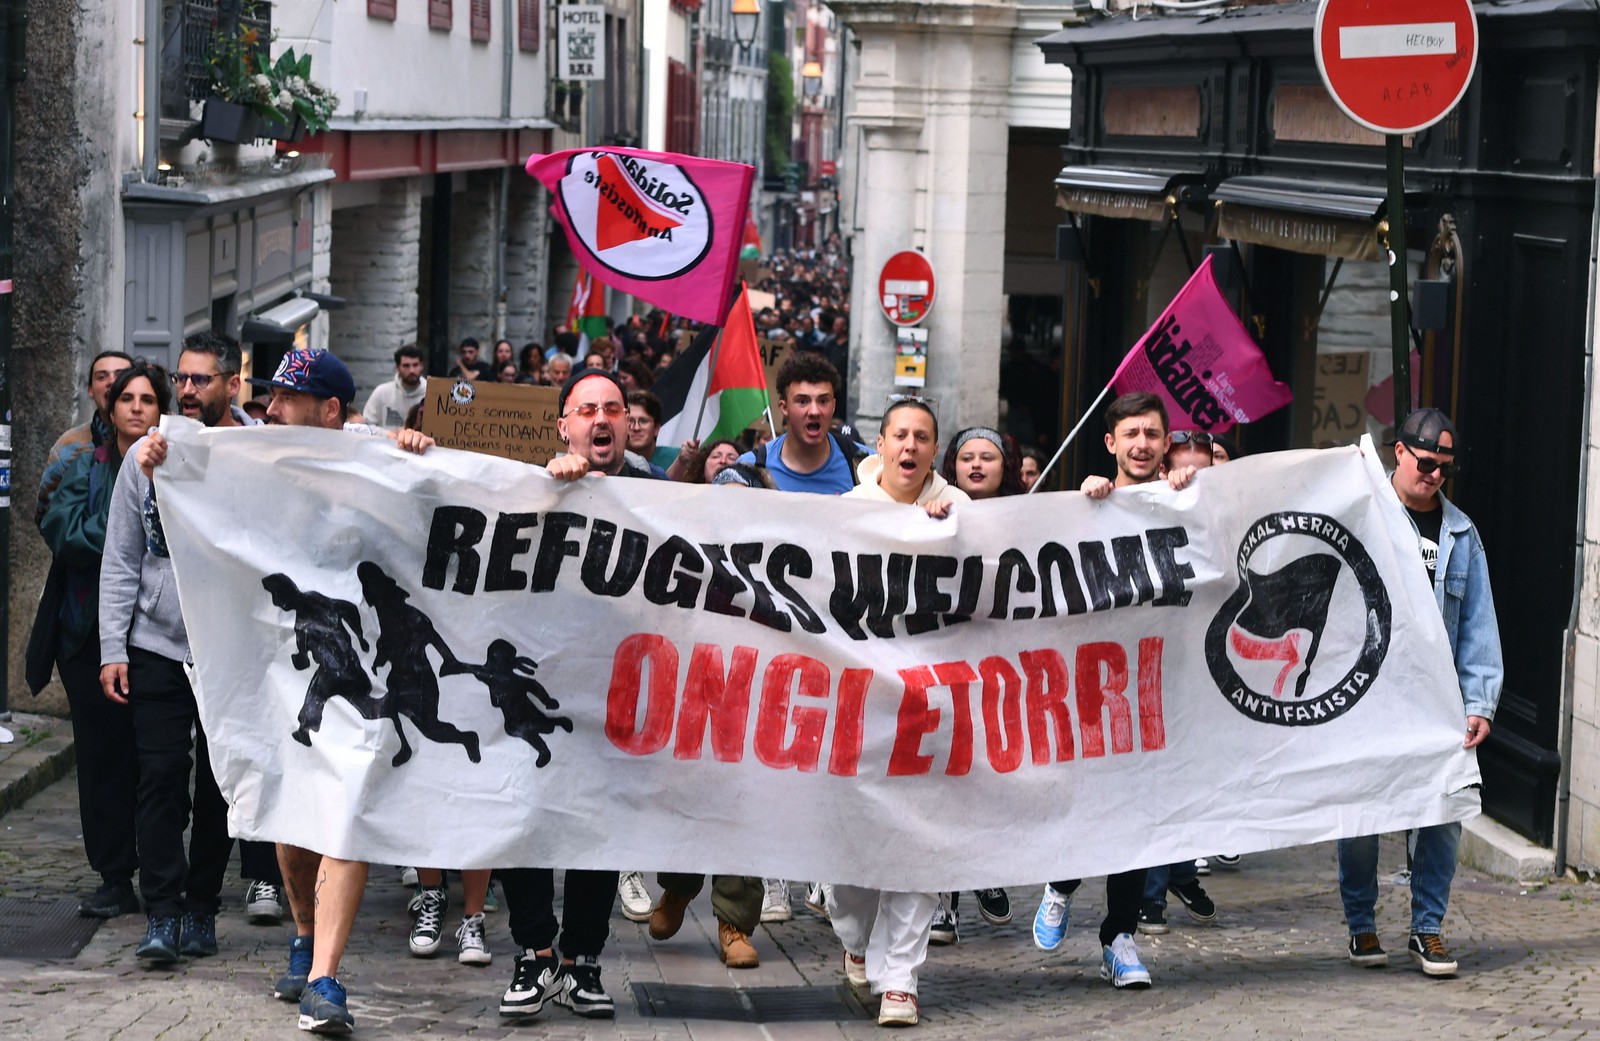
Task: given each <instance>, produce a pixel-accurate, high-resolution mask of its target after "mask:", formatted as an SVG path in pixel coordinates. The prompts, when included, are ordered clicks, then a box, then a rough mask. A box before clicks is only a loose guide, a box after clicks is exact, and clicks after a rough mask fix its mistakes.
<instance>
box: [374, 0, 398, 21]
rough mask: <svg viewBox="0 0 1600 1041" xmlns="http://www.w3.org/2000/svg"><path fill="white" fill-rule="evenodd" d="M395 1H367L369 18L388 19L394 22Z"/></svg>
mask: <svg viewBox="0 0 1600 1041" xmlns="http://www.w3.org/2000/svg"><path fill="white" fill-rule="evenodd" d="M394 8H395V0H367V17H368V18H386V19H388V20H389V21H391V22H392V21H394V17H395V10H394Z"/></svg>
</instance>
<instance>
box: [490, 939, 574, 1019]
mask: <svg viewBox="0 0 1600 1041" xmlns="http://www.w3.org/2000/svg"><path fill="white" fill-rule="evenodd" d="M566 989H567V975H566V973H564V972H562V971H561V959H559V958H557V957H556V956H555V955H554V954H547V955H544V956H543V957H540V956H539V955H538V954H537V953H535V952H534V951H531V950H525V951H523V952H522V953H521V954H519V955H517V967H516V968H515V969H513V970H512V972H511V986H509V987H507V988H506V992H505V994H503V995H501V998H500V1014H501V1015H502V1016H531V1015H533V1014H534V1013H535V1012H538V1011H539V1010H540V1009H542V1008H544V1003H545V1002H546V1001H549V1000H550V999H551V998H553V997H555V996H556V995H558V994H561V993H564V992H565V991H566Z"/></svg>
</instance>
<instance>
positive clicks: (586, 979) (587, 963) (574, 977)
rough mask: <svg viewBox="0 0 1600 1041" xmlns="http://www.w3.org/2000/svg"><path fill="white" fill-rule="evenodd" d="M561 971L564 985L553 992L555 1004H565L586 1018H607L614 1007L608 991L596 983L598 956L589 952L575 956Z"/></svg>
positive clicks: (612, 1013)
mask: <svg viewBox="0 0 1600 1041" xmlns="http://www.w3.org/2000/svg"><path fill="white" fill-rule="evenodd" d="M562 975H564V976H565V977H566V983H567V985H566V986H565V987H563V988H562V989H560V990H558V991H556V992H555V994H554V995H553V996H554V997H555V1000H556V1004H557V1005H565V1006H567V1007H568V1008H570V1009H571V1010H572V1011H573V1012H575V1013H577V1014H578V1015H580V1016H583V1017H585V1018H587V1019H610V1018H611V1017H612V1016H614V1015H616V1013H617V1008H616V1005H614V1004H613V1003H612V1001H611V995H610V994H607V993H606V989H605V988H604V987H602V986H601V985H600V959H599V958H596V957H594V956H593V955H590V954H585V955H581V956H579V957H578V958H577V959H575V962H574V964H572V965H568V966H567V967H566V968H565V969H564V970H563V973H562Z"/></svg>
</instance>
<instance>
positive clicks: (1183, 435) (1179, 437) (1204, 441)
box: [1172, 430, 1212, 448]
mask: <svg viewBox="0 0 1600 1041" xmlns="http://www.w3.org/2000/svg"><path fill="white" fill-rule="evenodd" d="M1172 443H1173V444H1175V445H1188V444H1193V445H1196V446H1198V447H1200V448H1210V447H1211V444H1212V442H1211V435H1210V434H1208V433H1206V432H1205V431H1204V430H1174V431H1173V432H1172Z"/></svg>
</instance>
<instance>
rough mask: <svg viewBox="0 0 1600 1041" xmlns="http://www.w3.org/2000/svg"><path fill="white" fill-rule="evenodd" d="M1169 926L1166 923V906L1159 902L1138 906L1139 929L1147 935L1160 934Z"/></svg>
mask: <svg viewBox="0 0 1600 1041" xmlns="http://www.w3.org/2000/svg"><path fill="white" fill-rule="evenodd" d="M1170 928H1171V927H1170V926H1168V925H1167V911H1166V908H1164V907H1162V906H1161V905H1160V904H1145V905H1144V906H1143V907H1141V908H1139V931H1140V932H1141V933H1144V934H1146V935H1147V936H1160V935H1161V934H1162V933H1165V932H1167V931H1168V930H1169V929H1170Z"/></svg>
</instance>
